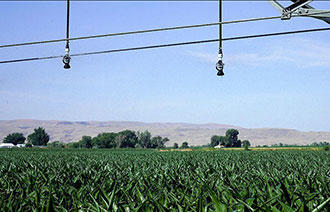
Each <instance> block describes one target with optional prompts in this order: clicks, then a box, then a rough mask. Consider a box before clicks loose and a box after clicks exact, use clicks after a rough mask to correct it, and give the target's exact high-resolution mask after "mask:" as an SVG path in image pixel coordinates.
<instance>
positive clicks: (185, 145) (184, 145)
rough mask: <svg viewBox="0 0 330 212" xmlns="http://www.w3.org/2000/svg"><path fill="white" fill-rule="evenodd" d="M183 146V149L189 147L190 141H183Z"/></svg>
mask: <svg viewBox="0 0 330 212" xmlns="http://www.w3.org/2000/svg"><path fill="white" fill-rule="evenodd" d="M181 148H182V149H186V148H189V145H188V142H183V143H182V144H181Z"/></svg>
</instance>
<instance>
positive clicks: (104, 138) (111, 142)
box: [92, 132, 117, 148]
mask: <svg viewBox="0 0 330 212" xmlns="http://www.w3.org/2000/svg"><path fill="white" fill-rule="evenodd" d="M116 137H117V133H113V132H111V133H100V134H98V135H97V136H96V137H94V138H93V139H92V145H93V147H96V148H115V147H116V141H115V139H116Z"/></svg>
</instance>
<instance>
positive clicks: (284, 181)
mask: <svg viewBox="0 0 330 212" xmlns="http://www.w3.org/2000/svg"><path fill="white" fill-rule="evenodd" d="M329 165H330V153H329V152H326V151H250V152H245V151H209V152H206V151H191V152H159V151H151V150H150V151H144V150H135V151H133V150H47V149H46V150H36V149H10V150H0V208H1V211H54V210H55V211H78V210H81V211H313V210H315V211H328V210H329V201H330V199H329V198H330V184H329V183H330V170H329V167H330V166H329Z"/></svg>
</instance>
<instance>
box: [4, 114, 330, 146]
mask: <svg viewBox="0 0 330 212" xmlns="http://www.w3.org/2000/svg"><path fill="white" fill-rule="evenodd" d="M39 126H41V127H43V128H45V129H46V132H47V133H48V134H49V135H50V140H51V141H63V142H67V143H68V142H74V141H78V140H80V139H81V136H83V135H89V136H96V135H97V134H98V133H101V132H118V131H121V130H125V129H130V130H135V131H144V130H149V131H150V132H151V134H152V135H153V136H155V135H160V136H162V137H168V138H169V139H170V142H169V143H168V144H167V145H168V146H169V145H172V144H173V143H174V142H176V143H179V144H181V143H182V142H184V141H187V142H188V143H189V144H190V145H203V144H207V143H209V142H210V138H211V136H212V135H224V134H225V132H226V130H227V129H229V128H236V129H238V130H239V132H240V134H239V139H241V140H244V139H248V140H250V141H251V144H252V145H253V146H256V145H264V144H267V145H270V144H275V143H280V142H281V143H285V144H311V143H313V142H320V141H328V142H329V141H330V132H301V131H297V130H292V129H276V128H258V129H248V128H242V127H238V126H231V125H224V124H188V123H144V122H126V121H107V122H100V121H88V122H87V121H75V122H72V121H42V120H9V121H0V141H1V142H2V140H3V138H4V137H5V136H6V135H8V134H9V133H13V132H21V133H23V134H24V135H25V136H27V135H28V134H30V133H31V132H33V129H34V128H36V127H39Z"/></svg>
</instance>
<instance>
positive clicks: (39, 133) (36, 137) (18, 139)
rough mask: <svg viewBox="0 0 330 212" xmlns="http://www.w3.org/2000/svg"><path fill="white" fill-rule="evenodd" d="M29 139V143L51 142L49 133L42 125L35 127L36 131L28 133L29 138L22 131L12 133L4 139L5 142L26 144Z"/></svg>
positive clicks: (45, 143)
mask: <svg viewBox="0 0 330 212" xmlns="http://www.w3.org/2000/svg"><path fill="white" fill-rule="evenodd" d="M26 140H27V144H28V145H31V146H32V145H34V146H46V145H47V143H48V142H49V135H48V134H47V133H46V131H45V129H44V128H42V127H39V128H35V129H34V132H33V133H31V134H30V135H28V137H27V139H26V138H25V137H24V135H23V134H22V133H17V132H15V133H11V134H9V135H7V136H6V137H5V138H4V139H3V143H12V144H14V145H17V144H24V143H25V141H26Z"/></svg>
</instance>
